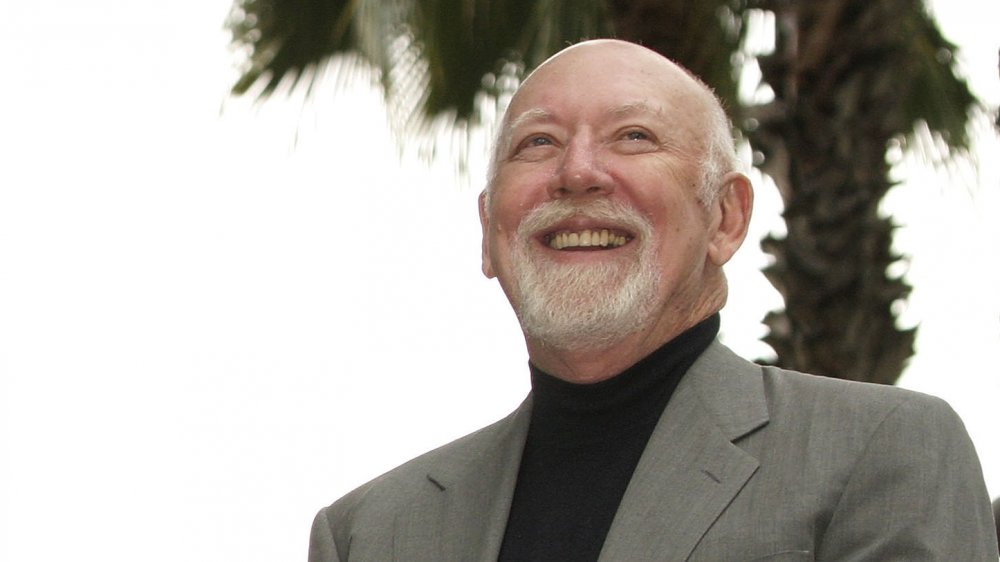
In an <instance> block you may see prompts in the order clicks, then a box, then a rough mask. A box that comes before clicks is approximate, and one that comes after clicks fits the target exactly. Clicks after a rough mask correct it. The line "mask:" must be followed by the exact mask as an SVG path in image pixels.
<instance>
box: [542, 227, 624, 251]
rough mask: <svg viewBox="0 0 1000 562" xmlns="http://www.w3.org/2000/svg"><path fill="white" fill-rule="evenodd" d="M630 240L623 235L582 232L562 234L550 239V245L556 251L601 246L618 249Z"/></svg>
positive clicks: (605, 231)
mask: <svg viewBox="0 0 1000 562" xmlns="http://www.w3.org/2000/svg"><path fill="white" fill-rule="evenodd" d="M627 241H628V240H627V239H626V238H625V236H624V235H622V234H615V233H613V232H609V231H608V229H606V228H605V229H603V230H581V231H579V232H560V233H559V234H553V235H552V236H550V237H549V240H548V245H549V247H550V248H552V249H554V250H562V249H564V248H587V247H590V246H601V247H602V248H607V247H611V248H617V247H619V246H623V245H624V244H625V242H627Z"/></svg>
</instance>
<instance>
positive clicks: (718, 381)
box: [600, 343, 767, 562]
mask: <svg viewBox="0 0 1000 562" xmlns="http://www.w3.org/2000/svg"><path fill="white" fill-rule="evenodd" d="M766 423H767V407H766V401H765V397H764V388H763V381H762V379H761V374H760V369H759V367H757V366H755V365H753V364H751V363H749V362H747V361H744V360H742V359H740V358H739V357H737V356H736V355H735V354H733V353H732V352H731V351H729V350H728V349H726V348H725V347H724V346H722V345H721V344H718V343H713V344H712V345H711V346H710V347H709V348H708V350H706V351H705V353H704V354H703V355H702V357H701V358H699V359H698V361H697V362H696V363H695V364H694V365H693V366H692V367H691V369H690V370H689V371H688V373H687V374H686V375H685V377H684V379H682V381H681V384H680V385H679V386H678V388H677V390H676V392H675V394H674V396H673V397H672V398H671V400H670V403H669V404H668V405H667V409H666V410H665V411H664V413H663V416H661V418H660V421H659V422H658V424H657V426H656V429H655V430H654V431H653V435H652V436H651V437H650V441H649V444H648V445H647V447H646V450H645V452H644V453H643V456H642V458H641V459H640V461H639V464H638V466H637V467H636V470H635V473H634V474H633V476H632V480H631V481H630V482H629V486H628V489H627V490H626V492H625V497H624V498H623V499H622V503H621V505H620V506H619V509H618V513H617V515H616V516H615V520H614V522H613V523H612V526H611V530H610V531H609V533H608V537H607V539H606V540H605V543H604V549H603V550H602V551H601V557H600V560H601V561H603V562H612V561H620V560H662V561H668V560H669V561H675V560H676V561H681V560H685V559H687V557H688V556H689V555H690V554H691V551H692V550H693V549H694V548H695V546H696V545H697V544H698V542H699V541H700V540H701V537H702V536H703V535H704V534H705V532H706V531H707V530H708V529H709V527H711V525H712V523H713V522H714V521H715V520H716V518H718V516H719V514H720V513H722V511H723V510H724V509H725V508H726V506H727V505H728V504H729V502H730V501H732V499H733V497H734V496H735V495H736V494H737V493H738V492H739V491H740V489H742V487H743V486H744V484H746V482H747V480H748V479H749V478H750V477H751V476H752V475H753V473H754V472H755V471H756V470H757V467H758V462H757V460H756V459H755V458H753V457H752V456H750V455H749V454H747V453H746V452H744V451H743V450H742V449H740V448H739V447H737V446H735V445H733V443H732V441H733V440H735V439H737V438H739V437H741V436H743V435H746V434H747V433H749V432H751V431H753V430H755V429H757V428H759V427H761V426H763V425H764V424H766Z"/></svg>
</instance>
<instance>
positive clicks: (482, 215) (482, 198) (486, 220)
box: [479, 190, 497, 279]
mask: <svg viewBox="0 0 1000 562" xmlns="http://www.w3.org/2000/svg"><path fill="white" fill-rule="evenodd" d="M479 224H481V225H482V227H483V275H485V276H486V277H487V278H488V279H493V278H494V277H496V276H497V275H496V273H494V272H493V260H492V259H490V243H489V239H490V235H489V231H490V217H489V213H487V211H486V190H483V192H482V193H480V194H479Z"/></svg>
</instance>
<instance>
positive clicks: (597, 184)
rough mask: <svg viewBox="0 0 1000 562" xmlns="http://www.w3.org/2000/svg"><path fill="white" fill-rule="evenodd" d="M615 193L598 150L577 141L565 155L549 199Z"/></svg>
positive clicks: (593, 146) (554, 179)
mask: <svg viewBox="0 0 1000 562" xmlns="http://www.w3.org/2000/svg"><path fill="white" fill-rule="evenodd" d="M613 191H614V184H613V181H612V179H611V176H610V175H609V174H608V173H607V170H606V169H605V165H604V162H603V161H602V159H601V157H600V154H599V150H598V147H597V146H595V145H594V143H593V142H590V141H589V140H587V139H574V141H573V142H570V143H569V144H568V145H567V146H566V149H565V152H564V153H563V157H562V161H561V162H560V164H559V168H558V169H557V170H556V173H555V174H554V175H553V177H552V182H551V184H550V186H549V197H551V198H552V199H563V198H567V197H581V196H598V195H608V194H610V193H611V192H613Z"/></svg>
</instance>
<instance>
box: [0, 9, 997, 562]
mask: <svg viewBox="0 0 1000 562" xmlns="http://www.w3.org/2000/svg"><path fill="white" fill-rule="evenodd" d="M930 8H931V10H932V13H933V15H934V18H935V20H936V21H937V24H938V26H939V27H940V29H941V31H942V32H943V34H944V36H945V37H946V38H947V39H948V40H950V41H952V42H954V43H955V44H956V45H957V46H958V47H959V51H958V53H957V58H956V59H955V61H956V64H957V69H958V72H959V73H960V74H961V76H963V77H965V78H966V79H967V80H968V84H969V86H970V87H971V89H972V91H973V92H974V93H975V94H976V95H977V96H978V97H979V99H980V100H982V102H984V104H985V106H986V107H988V108H992V110H994V111H995V108H996V107H997V105H998V104H1000V80H998V74H997V70H998V69H997V62H998V61H997V51H998V47H1000V45H998V42H997V37H996V33H995V31H994V30H993V27H994V26H993V25H992V24H993V23H995V22H996V21H998V20H1000V6H998V4H997V3H996V2H989V3H984V2H975V1H973V0H950V1H948V2H945V1H943V0H937V1H934V2H931V3H930ZM230 11H231V4H230V3H229V2H228V1H227V0H210V1H203V2H193V1H187V2H181V3H175V4H170V5H166V4H162V3H160V4H153V3H150V2H124V1H114V0H96V1H95V2H91V3H87V4H81V3H73V2H56V3H45V4H37V3H36V4H30V3H19V4H17V5H11V6H7V7H6V9H5V12H6V15H5V18H3V20H2V21H0V63H2V68H3V69H4V71H5V72H4V78H3V82H2V84H3V87H2V91H3V93H2V95H0V560H5V561H6V560H10V561H17V562H31V561H42V560H56V559H69V558H73V559H79V560H105V561H117V560H134V559H142V560H151V561H157V560H164V561H167V560H170V561H174V560H185V561H188V560H190V561H216V560H241V561H273V560H302V559H304V558H305V553H306V542H307V536H308V528H309V525H310V522H311V519H312V516H313V514H314V513H315V511H316V510H317V509H319V508H320V507H322V506H323V505H326V504H328V503H330V502H331V501H333V500H334V499H336V497H338V496H339V495H341V494H343V493H344V492H346V491H348V490H350V489H351V488H353V487H354V486H356V485H358V484H360V483H362V482H364V481H366V480H368V479H370V478H372V477H374V476H376V475H378V474H379V473H381V472H383V471H384V470H387V469H389V468H391V467H392V466H395V465H396V464H398V463H400V462H402V461H404V460H406V459H408V458H410V457H412V456H414V455H416V454H418V453H420V452H423V451H425V450H427V449H429V448H431V447H433V446H436V445H439V444H442V443H444V442H446V441H449V440H451V439H453V438H455V437H458V436H460V435H462V434H464V433H467V432H468V431H471V430H473V429H475V428H477V427H479V426H482V425H484V424H486V423H489V422H491V421H493V420H495V419H498V418H500V417H502V416H503V415H505V414H506V413H507V412H508V411H510V410H511V409H513V408H514V407H515V406H516V405H517V404H518V403H519V402H520V400H521V399H522V398H523V396H524V394H525V393H526V392H527V389H528V380H527V369H526V361H527V356H526V353H525V352H524V350H523V342H522V341H521V339H520V332H519V330H518V327H517V324H516V321H515V319H514V316H513V314H512V313H511V312H510V310H509V308H508V306H507V303H506V301H505V300H504V298H503V295H502V293H501V292H500V290H499V287H498V286H497V285H495V283H494V282H492V281H488V280H486V279H485V278H484V277H483V276H482V275H481V273H480V271H479V251H480V250H479V245H480V230H479V224H478V217H477V214H476V209H475V204H476V197H477V195H478V193H479V190H480V189H481V188H482V178H483V176H484V171H485V163H486V150H487V147H488V144H489V141H488V139H489V135H490V132H489V130H490V129H489V126H488V125H487V126H485V127H473V128H471V129H469V130H466V131H462V132H461V133H460V134H451V133H449V132H448V131H447V130H439V131H437V132H434V131H432V132H430V133H424V134H423V136H417V137H412V138H411V137H406V136H401V133H400V128H399V127H398V126H397V124H396V123H395V122H394V121H392V118H391V117H387V113H386V103H385V101H384V99H385V98H384V96H383V94H382V89H381V86H380V84H379V80H378V74H377V73H376V72H375V71H373V70H364V69H358V67H356V66H350V65H347V66H342V67H340V68H341V70H340V71H337V70H336V69H333V70H329V71H327V72H321V73H319V75H318V79H317V81H316V82H315V84H314V85H313V91H312V93H311V95H310V96H306V95H305V92H304V90H303V88H297V89H292V90H291V92H290V93H289V92H287V91H286V90H287V88H284V89H282V88H279V91H278V93H276V94H274V95H272V96H270V97H269V98H268V99H266V100H264V101H262V102H259V103H257V102H255V101H254V100H255V94H256V93H257V92H258V91H259V85H258V86H257V87H256V88H257V89H256V90H255V89H254V88H251V89H250V93H249V94H248V95H244V96H232V95H230V88H231V87H232V86H233V84H234V83H236V82H237V80H238V78H239V75H240V73H239V69H238V68H237V67H236V61H239V60H241V58H242V56H243V55H244V53H240V52H239V51H238V49H237V50H234V49H233V48H232V47H231V46H230V34H229V32H228V31H227V30H226V29H225V28H224V25H223V22H225V21H226V20H227V17H229V15H230ZM344 69H348V70H344ZM748 95H756V94H755V93H753V92H751V93H750V94H748ZM970 131H971V133H972V134H971V142H972V145H971V146H972V148H971V153H972V154H973V155H975V156H976V158H975V159H973V160H975V161H974V162H973V161H970V160H969V159H966V160H958V161H953V162H951V163H949V164H946V165H933V164H931V163H928V162H927V158H926V157H924V156H921V155H920V154H919V152H920V151H905V150H903V147H902V146H901V147H900V149H899V150H898V153H894V154H890V157H891V160H892V162H893V164H894V167H893V170H892V176H893V178H894V179H895V180H896V181H898V182H899V183H898V185H897V186H896V187H894V188H892V190H891V191H890V192H889V194H888V196H887V197H886V198H885V200H884V201H883V202H882V206H881V208H882V210H883V211H884V213H886V214H887V215H891V216H892V217H893V220H894V221H895V223H896V224H898V225H899V227H898V228H897V229H896V230H895V233H894V236H895V237H894V246H893V247H894V248H895V251H896V252H898V253H899V254H902V255H904V256H905V259H904V260H903V262H902V263H901V264H899V265H897V270H896V274H897V275H903V277H904V278H905V280H906V281H907V282H908V283H909V284H911V285H912V286H913V290H912V293H911V295H910V298H909V300H908V301H907V303H906V304H905V306H904V305H902V304H900V305H899V306H898V307H897V308H896V310H895V311H896V312H897V313H898V314H899V324H900V325H901V326H903V327H912V326H915V325H918V324H919V327H920V328H919V331H918V332H917V333H916V340H915V342H914V347H915V354H914V355H913V357H912V358H911V359H910V360H909V362H908V364H907V366H906V368H905V370H904V371H903V374H902V376H901V377H900V379H899V381H898V384H899V385H900V386H904V387H907V388H912V389H916V390H920V391H923V392H927V393H930V394H935V395H938V396H941V397H942V398H944V399H946V400H947V401H949V402H950V403H951V404H952V406H953V407H954V408H955V409H956V410H957V411H958V412H959V414H960V415H961V416H962V417H963V419H964V420H965V422H966V425H967V427H968V429H969V432H970V434H971V435H972V438H973V440H974V441H975V444H976V446H977V449H978V451H979V454H980V457H981V460H982V462H983V467H984V472H985V475H986V480H987V485H988V486H989V488H990V492H991V494H992V496H993V497H996V496H998V495H1000V440H998V438H997V432H996V411H997V406H996V404H997V402H998V400H1000V377H998V374H1000V373H998V368H997V366H996V357H995V354H996V350H997V349H998V347H1000V346H998V344H1000V297H998V295H997V291H996V287H998V286H1000V266H998V265H997V256H998V255H1000V227H998V226H997V225H998V221H997V220H996V219H995V217H996V216H997V214H998V213H1000V189H998V188H1000V166H998V163H997V161H998V158H997V156H998V155H1000V146H998V144H1000V143H998V139H997V133H996V130H995V129H994V127H993V125H992V123H991V122H990V119H989V118H983V119H979V120H976V121H974V122H973V124H972V126H971V128H970ZM429 138H430V139H432V140H433V141H434V142H428V139H429ZM935 142H936V141H935V140H934V139H932V138H930V137H929V136H928V138H927V139H925V143H926V144H929V145H934V143H935ZM915 144H919V143H918V142H917V141H914V142H913V143H911V144H910V145H909V146H913V145H915ZM750 158H752V156H751V155H749V154H748V155H747V159H748V160H749V159H750ZM754 178H755V182H756V184H757V203H756V208H755V217H754V223H753V226H752V230H751V234H750V238H749V239H748V242H747V243H746V244H745V246H744V249H743V250H742V251H741V254H740V255H739V256H738V258H737V259H736V260H734V262H733V263H732V264H731V265H730V266H729V268H728V274H729V277H730V285H731V287H732V291H731V297H730V305H729V306H727V308H726V309H725V310H724V312H723V338H724V341H725V342H726V343H727V344H728V345H730V346H731V347H733V348H734V349H736V350H737V351H738V352H740V353H741V354H743V355H745V356H748V357H763V358H769V357H773V351H772V349H771V348H770V347H769V346H767V345H766V344H764V343H762V342H761V339H762V338H763V337H764V336H765V334H766V333H767V328H766V327H765V326H764V325H763V324H762V319H763V318H764V317H765V315H766V314H767V313H768V311H771V310H774V309H777V308H780V306H781V302H782V300H781V296H780V295H779V294H778V293H777V292H776V291H775V290H774V289H773V288H772V287H771V285H770V284H769V283H768V281H767V280H766V279H765V277H764V276H763V275H762V274H761V273H760V270H761V268H763V267H764V266H766V265H767V264H768V263H770V261H769V258H768V257H767V256H766V255H765V254H764V253H763V252H762V251H761V249H760V247H759V244H758V240H760V239H763V238H764V237H765V236H767V235H768V234H771V233H777V234H779V235H780V234H781V233H783V232H784V228H785V227H784V225H783V224H782V221H781V218H780V213H781V209H782V202H781V197H780V196H779V193H778V190H777V188H776V187H775V186H774V184H773V183H771V182H770V181H768V180H766V179H765V178H763V177H761V176H760V175H759V174H756V173H755V174H754Z"/></svg>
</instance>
